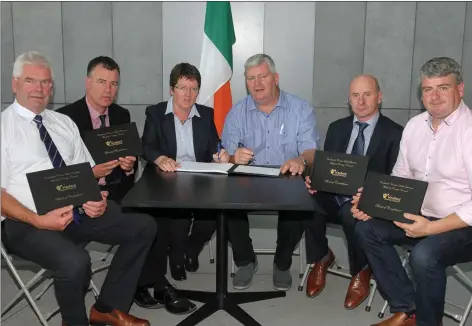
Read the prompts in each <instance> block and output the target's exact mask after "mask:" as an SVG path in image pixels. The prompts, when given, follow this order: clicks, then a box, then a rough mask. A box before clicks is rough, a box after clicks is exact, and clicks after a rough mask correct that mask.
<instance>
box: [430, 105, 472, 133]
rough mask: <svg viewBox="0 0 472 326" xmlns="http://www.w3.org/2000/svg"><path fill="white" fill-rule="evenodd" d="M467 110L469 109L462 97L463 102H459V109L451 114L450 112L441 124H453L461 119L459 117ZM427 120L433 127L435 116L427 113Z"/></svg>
mask: <svg viewBox="0 0 472 326" xmlns="http://www.w3.org/2000/svg"><path fill="white" fill-rule="evenodd" d="M465 110H468V109H467V106H466V105H465V103H464V100H462V99H461V102H460V103H459V106H458V107H457V109H456V110H454V112H452V113H451V114H449V115H448V116H447V118H446V119H444V120H443V121H442V122H441V124H442V123H445V124H446V125H447V126H450V125H452V124H453V123H454V122H456V121H457V120H458V119H459V117H460V116H461V115H462V114H463V113H464V111H465ZM425 121H426V122H427V123H428V125H429V126H430V127H431V128H432V127H433V125H432V123H433V118H432V117H431V115H430V114H429V113H428V114H427V115H426V119H425Z"/></svg>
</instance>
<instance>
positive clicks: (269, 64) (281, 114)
mask: <svg viewBox="0 0 472 326" xmlns="http://www.w3.org/2000/svg"><path fill="white" fill-rule="evenodd" d="M244 67H245V76H246V86H247V89H248V91H249V94H250V95H249V96H247V97H246V98H245V99H243V100H241V101H240V102H238V103H237V104H236V105H235V106H234V107H233V108H232V109H231V111H230V112H229V113H228V115H227V117H226V121H225V125H224V128H223V136H222V141H223V146H224V147H225V148H226V150H227V151H228V153H229V154H230V162H231V163H235V164H251V165H280V166H281V167H280V170H281V173H291V174H292V175H296V174H302V173H303V171H304V170H305V168H306V165H307V162H310V163H311V161H312V160H313V156H314V151H315V149H316V148H317V146H316V144H317V141H318V139H319V136H318V133H317V131H316V128H315V125H316V120H315V112H314V110H313V108H312V107H311V106H310V104H309V103H308V102H306V101H304V100H302V99H300V98H298V97H296V96H295V95H292V94H289V93H285V92H283V91H281V90H280V88H279V86H278V83H279V74H278V73H277V72H276V70H275V64H274V61H273V60H272V58H271V57H269V56H268V55H265V54H256V55H254V56H252V57H250V58H249V59H248V60H247V61H246V63H245V64H244ZM310 215H312V214H308V215H307V214H306V213H300V212H280V213H279V222H278V227H277V249H276V253H275V257H274V272H273V282H274V287H275V288H276V289H277V290H283V291H287V290H289V289H290V287H291V285H292V278H291V275H290V266H291V264H292V253H293V250H294V249H295V247H296V245H297V244H298V242H299V240H300V238H301V235H302V233H303V230H304V229H303V225H302V220H303V219H305V218H310ZM229 217H230V218H229V219H228V224H229V225H228V226H229V228H228V229H229V236H230V240H231V242H232V245H233V257H234V261H235V263H236V266H238V270H237V272H236V276H235V277H234V279H233V286H234V288H235V289H238V290H242V289H246V288H249V287H250V286H251V283H252V278H253V276H254V273H255V272H256V270H257V267H258V263H257V258H256V256H255V254H254V248H253V246H252V240H251V238H250V236H249V222H248V219H247V213H245V212H235V213H232V214H231V215H230V216H229Z"/></svg>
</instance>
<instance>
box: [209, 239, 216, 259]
mask: <svg viewBox="0 0 472 326" xmlns="http://www.w3.org/2000/svg"><path fill="white" fill-rule="evenodd" d="M208 251H209V252H208V254H209V255H210V264H214V263H215V257H213V244H212V240H211V239H210V241H208Z"/></svg>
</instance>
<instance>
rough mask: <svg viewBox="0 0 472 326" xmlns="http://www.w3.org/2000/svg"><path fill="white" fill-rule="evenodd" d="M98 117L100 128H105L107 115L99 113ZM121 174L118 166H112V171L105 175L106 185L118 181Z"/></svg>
mask: <svg viewBox="0 0 472 326" xmlns="http://www.w3.org/2000/svg"><path fill="white" fill-rule="evenodd" d="M98 117H99V118H100V129H102V128H106V127H107V125H106V122H105V119H106V117H107V116H106V114H101V115H99V116H98ZM122 176H123V173H122V170H121V168H120V167H119V166H118V167H116V168H114V169H113V171H111V173H110V174H109V175H107V176H106V177H105V182H106V184H107V185H112V184H116V183H120V181H121V178H122Z"/></svg>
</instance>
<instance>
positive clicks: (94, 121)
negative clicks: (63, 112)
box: [85, 97, 110, 129]
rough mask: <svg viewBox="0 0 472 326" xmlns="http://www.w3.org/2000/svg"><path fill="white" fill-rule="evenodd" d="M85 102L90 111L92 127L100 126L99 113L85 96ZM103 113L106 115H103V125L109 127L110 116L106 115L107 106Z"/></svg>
mask: <svg viewBox="0 0 472 326" xmlns="http://www.w3.org/2000/svg"><path fill="white" fill-rule="evenodd" d="M85 102H87V107H88V109H89V112H90V118H91V119H92V125H93V129H98V128H100V127H101V125H102V122H101V121H100V115H101V114H100V113H99V112H98V111H97V110H95V109H94V108H93V107H92V105H91V104H90V102H89V101H88V99H87V97H85ZM103 114H105V115H106V117H105V126H106V127H110V117H109V116H108V108H107V109H106V110H105V112H104V113H103Z"/></svg>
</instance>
